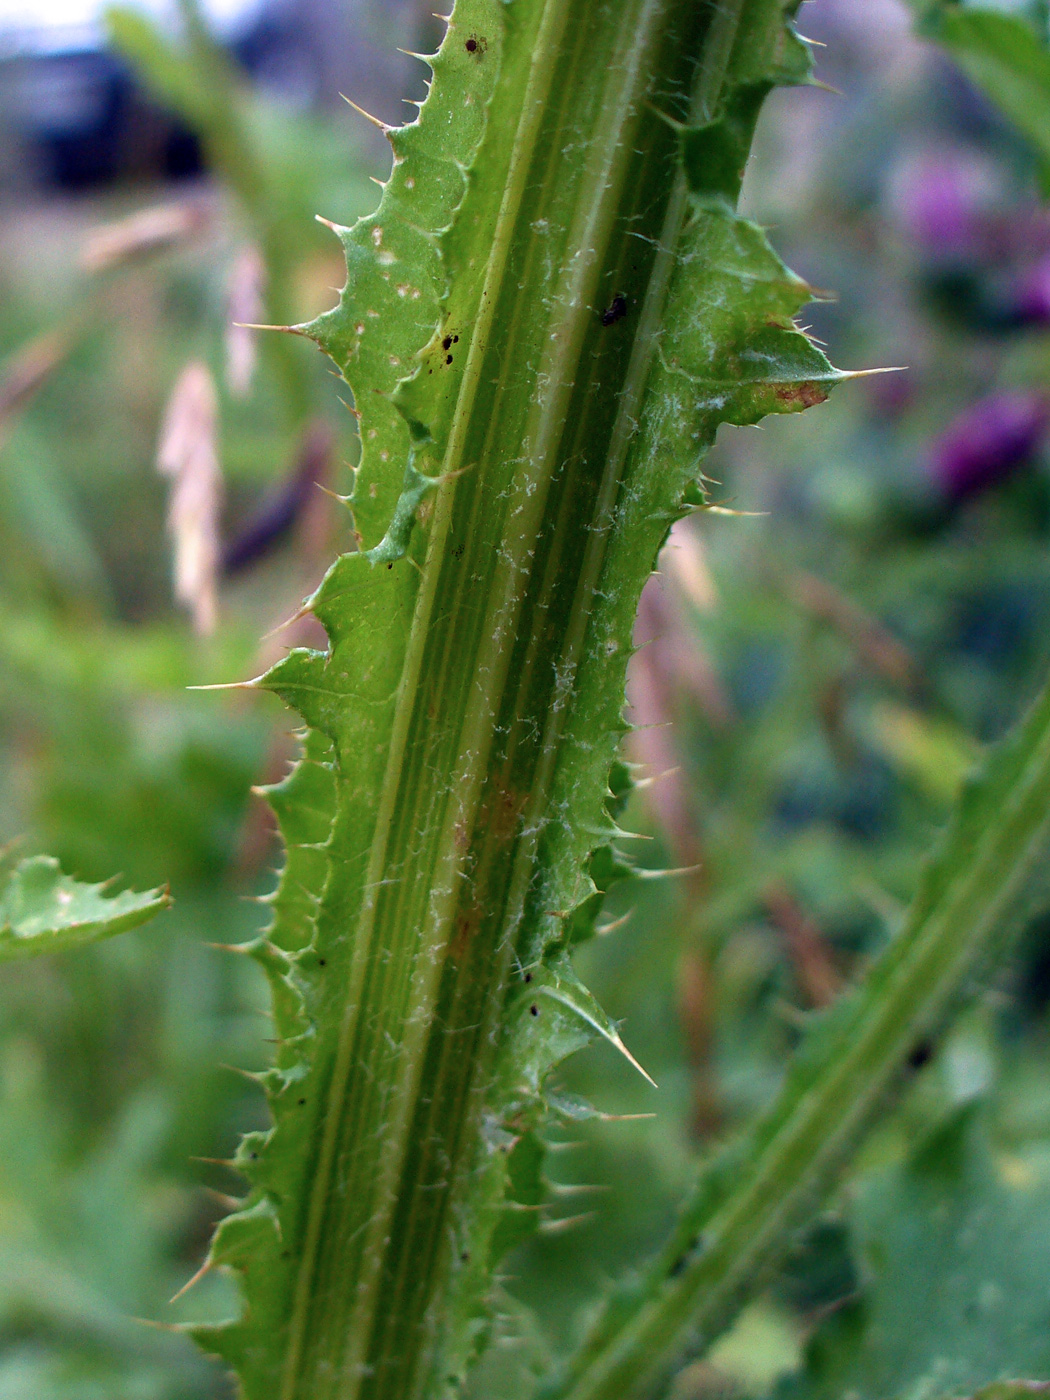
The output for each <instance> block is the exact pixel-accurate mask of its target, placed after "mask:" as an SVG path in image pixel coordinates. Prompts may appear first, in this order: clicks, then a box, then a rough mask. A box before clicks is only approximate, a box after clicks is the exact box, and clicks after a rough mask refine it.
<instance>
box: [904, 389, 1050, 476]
mask: <svg viewBox="0 0 1050 1400" xmlns="http://www.w3.org/2000/svg"><path fill="white" fill-rule="evenodd" d="M1048 422H1050V409H1048V404H1047V400H1046V399H1045V398H1044V397H1043V396H1042V395H1041V394H1037V393H1033V392H1030V391H1029V392H1025V391H1021V390H1002V391H1000V392H998V393H995V394H988V395H987V396H986V397H985V398H983V399H978V401H977V402H976V403H974V404H971V405H970V407H969V408H966V409H964V410H963V412H962V413H960V414H959V415H958V416H957V417H956V418H955V419H954V420H953V421H952V422H951V423H950V424H949V425H948V427H947V428H946V429H945V430H944V432H943V433H941V435H940V436H939V437H938V438H936V439H935V440H934V443H933V446H932V448H931V451H930V471H931V475H932V476H933V477H934V479H935V481H936V482H937V484H938V485H939V486H940V487H941V489H942V490H943V492H944V493H945V495H946V496H948V497H950V498H951V499H952V500H962V499H963V498H964V497H966V496H971V495H974V494H976V493H977V492H979V491H984V490H987V488H988V487H989V486H994V485H995V484H996V483H997V482H999V481H1003V480H1005V479H1006V478H1007V477H1008V476H1010V475H1011V474H1012V473H1013V472H1014V471H1015V470H1016V469H1017V468H1018V467H1019V466H1021V465H1022V464H1023V463H1024V462H1026V461H1027V460H1028V459H1029V458H1030V457H1031V456H1032V454H1033V453H1034V452H1035V451H1036V449H1037V448H1038V447H1039V444H1040V442H1041V441H1042V439H1043V435H1044V433H1045V432H1046V428H1047V424H1048Z"/></svg>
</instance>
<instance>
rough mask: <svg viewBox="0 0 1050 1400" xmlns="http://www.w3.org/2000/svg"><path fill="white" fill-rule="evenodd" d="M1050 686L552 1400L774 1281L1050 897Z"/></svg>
mask: <svg viewBox="0 0 1050 1400" xmlns="http://www.w3.org/2000/svg"><path fill="white" fill-rule="evenodd" d="M1048 865H1050V684H1048V685H1047V686H1046V687H1045V688H1044V690H1043V693H1042V695H1041V696H1040V698H1039V700H1038V702H1037V703H1036V705H1035V707H1034V708H1033V710H1032V711H1031V713H1030V714H1029V715H1028V716H1027V718H1026V719H1025V721H1024V722H1023V723H1022V724H1020V725H1019V726H1018V728H1017V730H1016V731H1015V732H1014V733H1013V734H1012V735H1011V736H1009V738H1008V739H1007V740H1006V741H1004V743H1003V744H1002V745H1001V746H1000V747H999V748H998V749H997V750H995V751H994V752H993V753H992V755H991V757H990V759H989V761H988V762H987V765H986V767H985V768H984V771H983V772H982V773H981V775H980V776H979V777H978V778H977V779H976V780H974V781H972V782H971V783H970V784H969V786H968V790H967V791H966V793H965V794H964V796H963V798H962V800H961V802H960V804H959V808H958V810H957V813H956V815H955V818H954V820H953V822H952V824H951V826H950V827H949V829H948V832H947V834H946V837H945V838H944V840H943V842H942V844H941V846H940V848H939V849H938V851H937V852H936V853H935V854H934V856H933V857H932V859H931V860H930V862H929V864H928V866H927V868H926V870H925V872H924V875H923V877H922V880H921V882H920V887H919V890H918V893H917V895H916V897H915V900H914V902H913V903H912V906H911V908H910V910H909V912H908V914H907V916H906V918H905V920H904V924H903V927H902V928H901V930H900V931H899V932H898V933H897V934H896V936H895V938H894V939H893V941H892V942H891V943H890V944H889V946H888V947H887V948H886V950H885V951H884V952H883V953H882V955H881V956H880V958H879V959H878V960H877V961H876V963H875V964H874V965H873V966H872V968H871V969H870V971H869V974H868V976H867V977H866V979H865V981H864V983H863V984H862V985H861V986H860V987H859V988H857V989H856V990H855V991H854V992H852V993H850V994H849V995H848V996H847V997H846V998H845V999H844V1000H843V1002H842V1004H840V1005H838V1006H836V1007H835V1008H834V1009H833V1011H832V1012H831V1013H829V1014H828V1015H827V1017H826V1019H825V1020H824V1021H822V1022H820V1023H818V1025H817V1027H816V1028H815V1029H814V1030H813V1031H811V1032H810V1034H809V1038H808V1040H807V1041H806V1042H805V1043H804V1045H803V1047H802V1049H801V1051H800V1052H799V1055H798V1057H797V1061H796V1063H794V1064H793V1066H792V1067H791V1069H790V1070H789V1073H788V1076H787V1079H786V1082H785V1084H784V1087H783V1089H782V1091H781V1093H780V1095H779V1097H778V1098H777V1100H776V1101H775V1102H774V1103H773V1105H772V1106H771V1107H770V1109H769V1110H768V1112H767V1113H766V1114H765V1115H764V1117H763V1119H762V1120H761V1121H760V1122H759V1123H758V1125H757V1126H756V1127H755V1129H754V1130H753V1132H752V1133H751V1134H750V1135H749V1137H748V1138H747V1140H746V1141H745V1142H744V1143H742V1144H740V1145H738V1146H736V1147H734V1148H733V1149H731V1151H730V1152H729V1153H728V1154H727V1155H726V1156H725V1157H724V1158H721V1159H718V1160H716V1161H715V1163H714V1164H713V1165H712V1166H711V1167H709V1168H708V1169H706V1170H705V1171H704V1172H703V1174H702V1176H701V1179H700V1182H699V1185H698V1189H697V1191H696V1193H695V1195H694V1197H693V1199H692V1200H691V1201H690V1202H689V1203H688V1204H687V1205H686V1207H685V1209H684V1210H683V1212H682V1217H681V1220H680V1221H679V1224H678V1226H677V1228H676V1230H675V1233H674V1236H673V1238H672V1240H671V1241H670V1242H669V1244H668V1246H667V1247H666V1249H665V1250H664V1251H663V1252H662V1253H661V1254H660V1255H659V1257H658V1258H657V1259H656V1260H655V1261H654V1263H653V1265H652V1267H651V1268H650V1270H649V1271H648V1273H647V1274H646V1275H645V1277H644V1278H640V1279H638V1280H636V1281H634V1283H633V1284H632V1285H630V1287H629V1288H627V1289H624V1290H622V1291H621V1292H620V1294H619V1295H618V1296H615V1297H613V1298H612V1299H611V1300H610V1302H609V1304H608V1307H607V1310H606V1313H605V1315H604V1316H603V1317H602V1318H601V1319H600V1320H599V1321H598V1322H597V1323H596V1325H595V1326H594V1328H593V1329H592V1331H591V1333H590V1335H589V1336H588V1337H587V1339H586V1340H585V1342H584V1345H583V1347H582V1348H581V1350H580V1352H579V1354H578V1355H577V1356H576V1357H575V1359H574V1360H573V1362H572V1363H571V1364H570V1365H569V1367H568V1368H567V1371H566V1373H565V1375H564V1376H563V1377H562V1378H561V1379H560V1380H559V1381H558V1382H557V1383H555V1384H553V1385H551V1386H549V1387H546V1388H545V1389H544V1390H543V1391H542V1394H543V1396H544V1397H545V1400H554V1397H557V1400H613V1397H616V1398H617V1400H621V1397H628V1396H630V1395H632V1394H635V1393H638V1392H640V1391H643V1390H644V1389H645V1388H646V1386H647V1385H651V1384H652V1383H653V1381H654V1378H656V1377H657V1376H658V1375H659V1374H660V1372H661V1370H662V1369H663V1368H666V1367H667V1366H668V1365H673V1364H674V1362H675V1361H677V1360H679V1359H680V1358H681V1356H682V1354H683V1353H684V1352H685V1351H686V1350H687V1349H688V1350H689V1352H690V1353H691V1354H695V1353H697V1352H699V1351H702V1350H703V1349H704V1348H705V1347H706V1346H708V1345H710V1343H711V1342H712V1341H713V1340H714V1339H715V1337H717V1336H718V1334H719V1333H720V1332H721V1331H722V1330H724V1328H725V1327H726V1326H727V1325H728V1324H729V1322H731V1320H732V1318H733V1317H734V1315H735V1314H736V1312H737V1311H738V1309H739V1307H740V1306H741V1304H742V1303H743V1302H744V1301H746V1300H747V1298H748V1297H749V1296H750V1295H752V1294H753V1292H754V1291H755V1288H756V1286H757V1285H758V1284H759V1283H760V1282H761V1281H762V1280H763V1278H764V1277H766V1276H767V1274H768V1271H769V1269H770V1267H771V1266H772V1264H773V1263H774V1262H775V1260H776V1258H777V1256H778V1254H779V1253H780V1252H781V1251H783V1250H784V1249H785V1248H786V1246H787V1245H788V1243H789V1242H790V1239H791V1233H792V1231H793V1230H794V1229H795V1228H797V1227H798V1226H799V1224H801V1223H802V1222H803V1220H804V1218H805V1216H806V1214H807V1212H808V1211H809V1210H811V1209H812V1207H813V1206H814V1205H815V1204H816V1202H817V1201H818V1200H819V1197H820V1195H821V1194H822V1193H823V1192H825V1191H826V1190H827V1188H828V1186H829V1185H830V1184H831V1183H832V1182H833V1181H834V1179H835V1175H836V1172H837V1171H838V1170H839V1168H840V1167H841V1166H842V1164H843V1163H844V1161H845V1160H846V1158H847V1157H848V1155H849V1153H850V1151H851V1150H852V1149H853V1148H854V1147H855V1146H856V1145H857V1143H858V1141H859V1140H860V1138H861V1136H862V1134H863V1133H864V1130H865V1129H866V1128H867V1127H868V1126H869V1125H870V1123H871V1121H872V1119H873V1117H874V1115H875V1114H876V1112H877V1111H878V1109H879V1107H880V1105H881V1104H882V1103H883V1102H884V1100H885V1096H886V1091H887V1089H888V1088H889V1087H890V1085H891V1084H892V1083H893V1081H894V1079H895V1078H896V1077H897V1076H898V1075H899V1073H900V1072H901V1070H902V1068H903V1066H904V1065H905V1064H906V1062H907V1060H908V1057H909V1055H910V1054H911V1052H912V1051H913V1050H914V1049H915V1048H916V1047H917V1046H918V1045H919V1044H921V1043H922V1042H923V1040H924V1039H925V1038H927V1037H928V1036H929V1035H931V1034H932V1033H934V1032H935V1031H936V1030H937V1029H938V1027H939V1025H940V1023H941V1022H942V1021H943V1019H944V1017H945V1015H946V1013H947V1012H948V1011H949V1010H950V1009H951V1008H952V1007H953V1005H955V1004H957V1003H958V1002H959V1000H960V999H961V993H962V992H963V991H964V989H965V988H966V986H967V983H968V982H969V983H970V985H971V986H972V987H976V986H977V985H979V984H978V982H977V981H976V974H977V973H979V972H980V971H982V970H984V969H985V968H987V967H988V966H989V965H990V964H991V963H993V962H994V960H995V959H996V957H998V956H999V955H1000V954H1001V953H1002V952H1003V951H1004V950H1005V949H1006V948H1007V947H1008V946H1009V943H1010V940H1011V938H1012V936H1013V934H1014V933H1015V932H1016V930H1017V928H1018V925H1019V924H1020V923H1021V922H1022V921H1023V919H1024V918H1025V917H1026V915H1028V914H1030V913H1031V912H1033V909H1034V907H1037V906H1038V907H1043V906H1045V905H1046V903H1047V901H1048V894H1050V891H1048V888H1047V879H1046V874H1047V870H1048Z"/></svg>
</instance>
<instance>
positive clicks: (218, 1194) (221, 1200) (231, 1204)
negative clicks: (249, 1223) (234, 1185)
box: [187, 1186, 244, 1287]
mask: <svg viewBox="0 0 1050 1400" xmlns="http://www.w3.org/2000/svg"><path fill="white" fill-rule="evenodd" d="M201 1190H202V1191H203V1192H204V1194H205V1195H206V1196H210V1197H211V1199H212V1200H213V1201H216V1202H217V1203H218V1204H219V1205H220V1206H222V1207H223V1209H224V1210H229V1211H234V1210H240V1208H241V1206H242V1205H243V1204H244V1202H243V1201H240V1200H238V1198H237V1197H236V1196H228V1195H227V1194H226V1192H225V1191H216V1190H215V1189H214V1187H211V1186H202V1187H201ZM187 1287H189V1285H188V1284H187Z"/></svg>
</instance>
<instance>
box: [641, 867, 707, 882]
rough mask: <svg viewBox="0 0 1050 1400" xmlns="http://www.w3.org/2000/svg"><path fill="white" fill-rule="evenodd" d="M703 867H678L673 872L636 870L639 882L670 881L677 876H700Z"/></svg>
mask: <svg viewBox="0 0 1050 1400" xmlns="http://www.w3.org/2000/svg"><path fill="white" fill-rule="evenodd" d="M702 869H703V866H702V865H676V866H675V867H674V868H673V869H671V870H636V871H635V872H634V873H635V875H636V876H637V877H638V879H639V880H669V879H671V878H673V877H674V876H676V875H698V874H699V873H700V871H701V870H702Z"/></svg>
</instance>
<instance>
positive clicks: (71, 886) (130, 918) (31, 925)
mask: <svg viewBox="0 0 1050 1400" xmlns="http://www.w3.org/2000/svg"><path fill="white" fill-rule="evenodd" d="M107 888H108V886H107V885H104V884H103V885H85V884H81V883H80V881H78V880H74V879H72V878H71V877H70V876H68V875H63V874H62V871H61V869H60V868H59V864H58V861H57V860H54V859H53V858H52V857H51V856H31V857H30V858H29V859H28V860H23V861H20V862H19V863H18V864H17V865H16V866H14V868H13V869H10V870H8V871H6V872H3V871H0V962H2V961H4V960H5V959H10V958H28V957H33V956H34V955H35V954H37V953H52V952H57V951H58V950H59V949H61V948H77V947H80V946H81V945H82V944H85V943H97V942H98V940H99V939H101V938H112V937H113V935H114V934H116V933H124V932H125V931H126V930H127V929H130V928H137V927H138V925H139V924H144V923H145V922H146V921H147V919H152V917H153V915H154V914H157V913H159V912H160V910H161V909H166V908H167V907H168V905H169V904H170V903H171V899H170V898H169V896H168V892H167V890H148V891H147V892H146V893H145V894H135V893H134V891H132V890H125V891H124V893H123V894H107V893H106V891H107Z"/></svg>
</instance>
